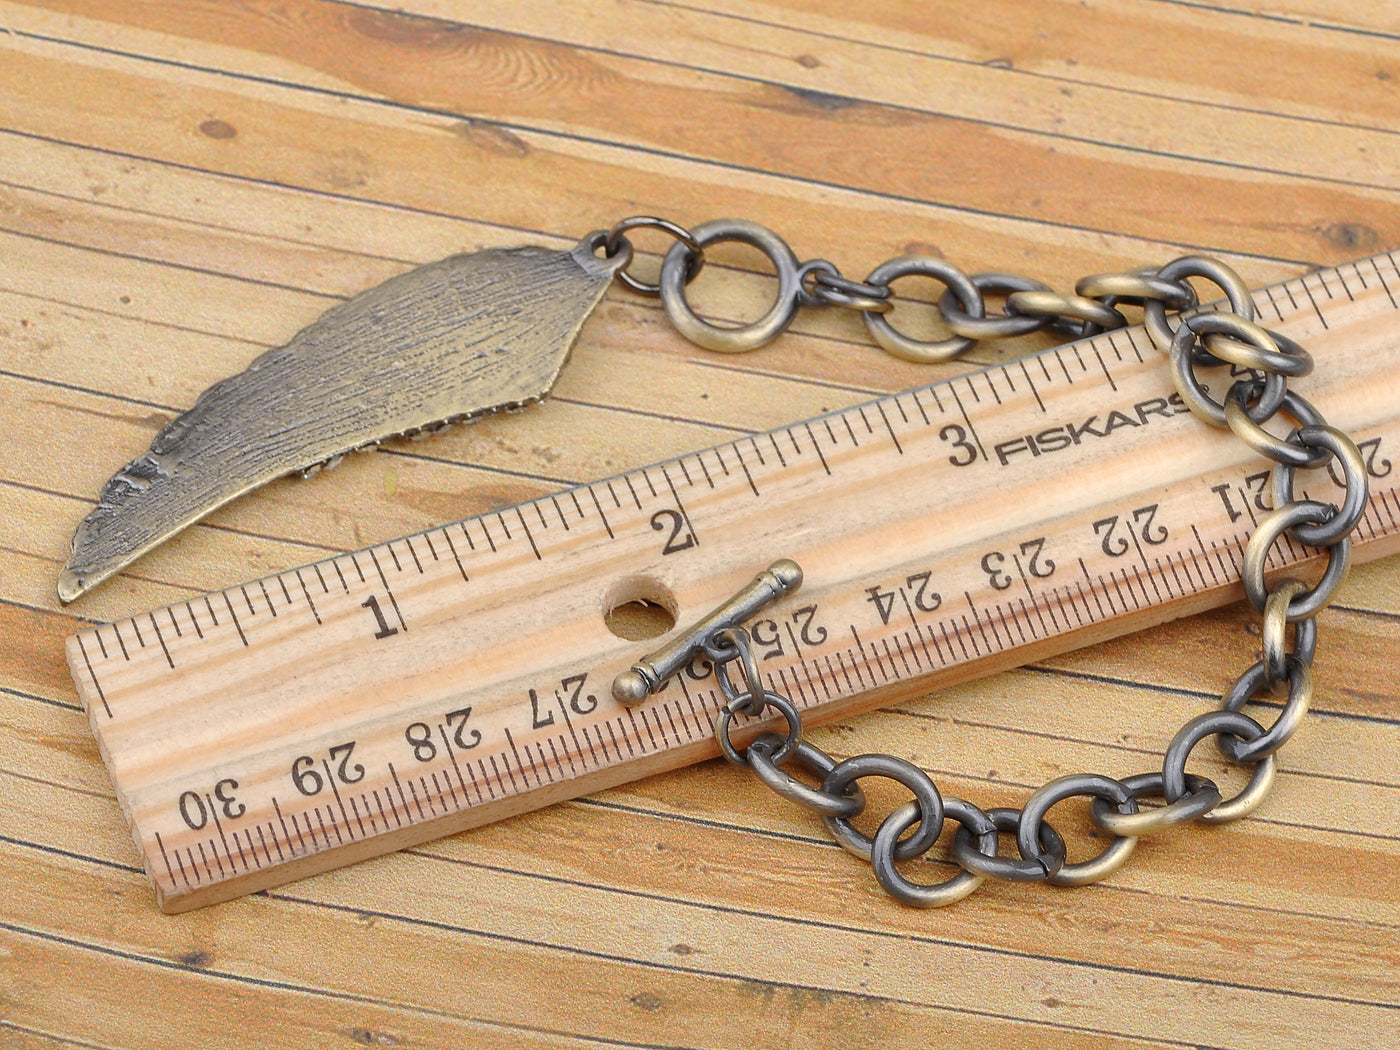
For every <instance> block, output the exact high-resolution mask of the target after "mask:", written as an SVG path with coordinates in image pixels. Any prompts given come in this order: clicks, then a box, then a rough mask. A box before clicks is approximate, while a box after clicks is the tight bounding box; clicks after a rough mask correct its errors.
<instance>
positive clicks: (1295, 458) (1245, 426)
mask: <svg viewBox="0 0 1400 1050" xmlns="http://www.w3.org/2000/svg"><path fill="white" fill-rule="evenodd" d="M1258 389H1259V384H1258V383H1253V384H1251V383H1234V384H1232V385H1231V386H1230V389H1229V390H1228V391H1226V393H1225V425H1226V426H1228V427H1229V428H1230V429H1231V430H1232V431H1233V432H1234V434H1235V436H1236V437H1237V438H1239V439H1240V440H1241V441H1243V442H1244V443H1245V444H1246V445H1248V446H1249V447H1250V448H1252V449H1253V450H1254V451H1255V452H1257V453H1259V454H1260V455H1261V456H1264V457H1266V458H1267V459H1271V460H1273V461H1274V462H1275V463H1286V464H1288V465H1289V466H1293V467H1320V466H1322V465H1323V464H1324V463H1326V462H1327V461H1328V460H1329V459H1330V458H1331V453H1330V452H1328V451H1327V450H1326V449H1321V450H1313V451H1309V450H1308V449H1306V448H1304V447H1303V446H1302V445H1299V444H1296V443H1295V442H1294V441H1293V440H1291V439H1288V440H1285V439H1284V438H1280V437H1274V435H1273V434H1270V433H1269V432H1268V431H1267V430H1265V429H1264V428H1263V427H1261V426H1260V425H1259V424H1258V423H1256V422H1254V420H1252V419H1251V418H1250V417H1249V399H1250V397H1251V396H1252V395H1253V394H1254V392H1255V391H1256V390H1258ZM1280 411H1282V412H1284V413H1285V414H1286V415H1288V416H1289V417H1291V418H1292V419H1293V421H1294V422H1295V423H1298V424H1300V425H1302V426H1315V425H1318V424H1321V423H1322V422H1323V419H1322V414H1321V413H1320V412H1318V410H1317V409H1315V408H1313V406H1312V405H1311V404H1309V403H1308V402H1307V401H1305V400H1303V398H1301V397H1299V396H1298V395H1297V394H1295V393H1294V392H1293V391H1291V390H1288V391H1285V392H1284V395H1283V406H1282V408H1281V409H1280ZM1275 478H1277V475H1275ZM1291 502H1292V496H1291V495H1290V496H1289V498H1288V499H1286V500H1284V501H1283V502H1277V501H1275V506H1279V507H1281V506H1283V504H1284V503H1291Z"/></svg>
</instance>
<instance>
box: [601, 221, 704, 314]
mask: <svg viewBox="0 0 1400 1050" xmlns="http://www.w3.org/2000/svg"><path fill="white" fill-rule="evenodd" d="M638 229H648V230H660V231H661V232H662V233H668V234H670V235H671V236H672V237H674V238H675V239H676V240H677V241H679V242H680V243H681V244H684V245H685V246H686V247H687V248H689V249H690V262H689V263H688V264H687V265H686V277H685V283H686V284H689V283H690V282H691V281H693V280H695V278H696V277H697V276H698V275H699V273H700V271H701V270H702V269H704V268H705V253H704V251H703V250H702V249H701V247H700V245H699V244H698V243H697V242H696V240H695V238H694V237H692V236H691V235H690V231H689V230H687V229H686V228H685V227H684V226H678V225H676V224H675V223H674V222H671V221H670V220H669V219H658V218H657V217H656V216H654V215H633V216H632V217H631V218H628V219H623V220H622V221H621V222H618V223H615V224H614V225H613V228H612V229H610V230H609V231H608V232H607V236H606V237H605V238H604V239H603V250H604V251H605V252H606V253H607V255H608V257H609V258H612V257H613V256H614V255H616V254H617V253H618V251H619V249H623V248H625V249H626V251H627V261H626V262H625V263H623V264H622V268H621V269H620V270H618V271H617V279H618V280H619V281H621V282H622V283H623V284H624V285H626V286H627V287H628V288H630V289H632V291H634V292H636V293H637V294H638V295H645V296H648V297H650V298H653V299H655V298H656V297H658V296H659V295H660V294H661V285H660V284H647V283H646V282H645V281H639V280H637V278H635V277H633V276H632V275H631V274H630V273H628V272H627V267H628V266H630V265H631V263H632V242H631V241H629V240H628V239H627V237H626V234H627V232H628V231H629V230H638Z"/></svg>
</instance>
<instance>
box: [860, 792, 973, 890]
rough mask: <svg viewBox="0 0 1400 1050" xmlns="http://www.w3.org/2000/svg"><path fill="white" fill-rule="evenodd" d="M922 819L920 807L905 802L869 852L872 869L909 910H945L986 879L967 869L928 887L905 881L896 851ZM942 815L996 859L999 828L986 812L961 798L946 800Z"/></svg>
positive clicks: (878, 834) (878, 833)
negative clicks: (962, 829) (965, 831)
mask: <svg viewBox="0 0 1400 1050" xmlns="http://www.w3.org/2000/svg"><path fill="white" fill-rule="evenodd" d="M919 816H920V810H919V804H918V803H917V802H906V803H904V805H902V806H900V807H899V808H898V809H897V810H895V811H894V812H893V813H891V814H890V815H889V816H888V817H886V818H885V819H884V821H883V822H882V823H881V824H880V830H878V831H877V832H875V841H874V843H873V845H872V847H871V851H870V866H871V868H873V869H874V871H875V880H876V881H877V882H879V884H880V886H881V888H882V889H883V890H884V891H885V892H886V893H888V894H889V895H890V896H891V897H893V898H894V899H895V900H897V901H899V902H900V903H901V904H908V905H909V906H910V907H914V908H942V907H944V906H945V905H949V904H956V903H957V902H958V901H960V900H962V899H963V898H964V897H966V896H967V895H968V894H970V893H972V891H973V890H975V889H977V887H978V886H980V885H982V882H983V876H981V875H978V874H976V873H975V872H971V871H966V870H964V871H960V872H958V873H957V874H956V875H954V876H953V877H952V878H951V879H945V880H944V881H942V882H938V883H934V884H933V885H927V884H925V883H922V882H914V881H913V880H911V879H908V878H906V877H905V876H904V875H903V874H901V873H900V871H899V870H898V869H897V868H896V867H895V865H894V850H895V845H896V843H898V841H899V836H901V835H903V834H904V833H905V832H906V831H907V830H908V829H909V828H911V827H913V826H914V823H915V822H916V821H917V820H918V819H919ZM943 816H944V819H945V820H946V819H949V818H951V819H952V820H955V821H957V822H958V823H959V824H960V825H961V826H963V827H965V828H967V829H968V832H969V836H970V838H971V839H972V842H973V845H974V846H975V847H976V848H977V850H978V851H979V852H981V853H982V854H983V855H985V856H986V857H988V858H991V857H995V856H996V852H997V827H996V825H995V824H993V823H992V819H991V817H989V816H987V814H986V813H984V812H982V810H980V809H978V808H977V807H976V806H974V805H973V804H972V803H970V802H964V801H963V800H962V799H960V798H945V799H944V800H943Z"/></svg>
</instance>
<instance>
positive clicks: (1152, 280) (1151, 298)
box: [1074, 273, 1196, 310]
mask: <svg viewBox="0 0 1400 1050" xmlns="http://www.w3.org/2000/svg"><path fill="white" fill-rule="evenodd" d="M1074 294H1075V295H1082V296H1084V297H1085V298H1086V299H1113V300H1115V301H1116V302H1125V303H1131V304H1132V305H1134V306H1143V305H1145V304H1146V303H1148V302H1159V303H1161V304H1162V305H1163V306H1165V307H1166V308H1167V309H1168V310H1189V309H1190V308H1191V307H1193V306H1195V305H1196V290H1195V289H1194V288H1192V287H1191V286H1190V285H1189V284H1184V283H1182V282H1181V281H1167V280H1163V279H1162V278H1161V277H1157V276H1155V275H1153V274H1152V273H1095V274H1090V275H1089V276H1088V277H1081V278H1079V280H1078V281H1077V282H1076V283H1075V285H1074Z"/></svg>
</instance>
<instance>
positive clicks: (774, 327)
mask: <svg viewBox="0 0 1400 1050" xmlns="http://www.w3.org/2000/svg"><path fill="white" fill-rule="evenodd" d="M722 241H738V242H739V243H741V244H747V245H749V246H750V247H753V248H757V249H758V250H759V251H761V252H762V253H763V254H764V255H766V256H768V261H769V262H771V263H772V264H773V268H774V269H775V270H776V271H777V273H778V297H777V299H776V300H775V301H774V302H773V305H772V306H771V307H769V309H768V312H767V313H765V314H764V315H763V316H762V317H760V318H759V319H758V320H757V321H753V322H751V323H749V324H742V325H735V326H732V327H725V326H721V325H716V324H711V323H710V322H709V321H706V320H705V319H704V318H702V317H701V316H700V315H699V314H697V313H696V312H695V311H694V310H693V309H692V308H691V305H690V303H689V302H687V301H686V297H685V286H686V284H687V282H688V281H689V279H690V277H689V275H690V270H691V266H692V265H693V264H692V263H691V260H692V259H693V258H694V257H695V252H696V250H697V249H699V250H700V251H703V250H704V249H705V248H708V247H709V246H710V245H712V244H718V243H720V242H722ZM799 269H800V264H799V263H798V261H797V256H796V255H794V254H793V253H792V249H791V248H789V247H788V246H787V242H786V241H784V240H783V239H782V238H781V237H779V236H778V235H777V234H776V233H774V232H773V231H772V230H770V229H768V228H767V227H765V226H760V225H759V224H758V223H756V222H749V221H747V220H746V219H716V220H715V221H713V222H706V223H701V224H700V225H699V226H697V227H695V229H693V230H691V231H690V241H689V242H686V241H677V242H676V243H675V244H673V245H671V250H670V251H668V252H667V253H666V258H665V259H664V260H662V263H661V282H660V285H659V287H660V289H661V305H662V306H663V307H665V309H666V316H667V317H669V318H670V319H671V324H673V325H674V326H675V328H676V331H678V332H680V333H681V335H683V336H685V337H686V338H687V339H689V340H690V341H691V342H692V343H695V344H696V345H697V346H703V347H704V348H705V349H706V350H714V351H715V352H716V353H721V354H742V353H747V352H748V351H750V350H757V349H758V348H759V347H760V346H764V345H766V344H768V343H771V342H772V341H773V340H774V339H776V338H778V336H780V335H782V333H783V332H784V331H785V330H786V329H787V327H788V325H790V324H791V323H792V319H793V317H795V316H796V315H797V305H798V293H799V292H801V291H802V286H801V284H800V283H799V282H798V279H797V274H798V270H799Z"/></svg>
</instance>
